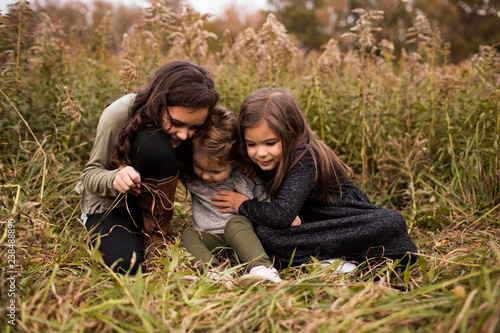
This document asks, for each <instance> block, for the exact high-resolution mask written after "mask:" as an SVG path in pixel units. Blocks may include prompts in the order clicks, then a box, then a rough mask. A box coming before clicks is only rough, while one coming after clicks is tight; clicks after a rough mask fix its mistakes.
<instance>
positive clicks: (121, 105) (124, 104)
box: [75, 94, 135, 216]
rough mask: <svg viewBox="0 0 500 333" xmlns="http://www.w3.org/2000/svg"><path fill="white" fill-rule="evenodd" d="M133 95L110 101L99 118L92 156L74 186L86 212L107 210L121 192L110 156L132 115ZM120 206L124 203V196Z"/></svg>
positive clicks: (95, 212) (87, 213) (92, 212)
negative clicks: (118, 189) (116, 187)
mask: <svg viewBox="0 0 500 333" xmlns="http://www.w3.org/2000/svg"><path fill="white" fill-rule="evenodd" d="M134 98H135V94H129V95H126V96H123V97H121V98H120V99H118V100H116V101H115V102H113V103H112V104H110V105H109V106H108V107H107V108H106V109H105V110H104V111H103V113H102V115H101V118H100V119H99V125H98V126H97V132H96V138H95V142H94V147H93V148H92V152H91V154H90V159H89V161H88V163H87V165H86V166H85V169H84V170H83V172H82V178H81V180H80V182H78V184H77V185H76V187H75V190H76V192H78V193H79V194H81V196H82V202H81V204H80V206H81V210H82V213H83V214H84V216H85V215H93V214H99V213H103V212H105V211H106V210H107V209H108V208H109V207H110V206H111V205H112V204H113V202H114V201H115V199H116V198H117V196H118V194H119V192H118V191H117V190H116V189H115V188H114V187H113V181H114V179H115V177H116V174H117V173H118V171H119V169H117V168H115V167H113V166H111V156H112V155H113V153H114V152H115V150H116V149H115V140H116V137H117V136H118V133H119V132H120V130H121V129H122V127H123V126H124V125H125V123H126V122H127V121H128V119H129V108H130V106H131V104H132V102H133V100H134ZM118 206H124V202H123V200H122V201H121V202H120V203H119V204H118Z"/></svg>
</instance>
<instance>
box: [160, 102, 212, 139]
mask: <svg viewBox="0 0 500 333" xmlns="http://www.w3.org/2000/svg"><path fill="white" fill-rule="evenodd" d="M168 112H169V114H170V117H169V115H168V114H167V112H164V113H163V129H164V131H165V132H167V134H168V135H169V137H170V142H172V146H173V147H174V148H177V147H178V146H179V145H180V144H181V143H182V142H183V141H185V140H187V139H190V138H192V137H193V135H194V134H195V133H196V131H197V130H199V129H200V128H202V127H203V124H204V123H205V119H206V118H207V116H208V107H205V108H201V109H190V108H186V107H183V106H169V107H168Z"/></svg>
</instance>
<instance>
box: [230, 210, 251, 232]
mask: <svg viewBox="0 0 500 333" xmlns="http://www.w3.org/2000/svg"><path fill="white" fill-rule="evenodd" d="M243 229H251V230H252V231H253V224H252V222H250V220H249V219H247V218H246V217H244V216H242V215H237V216H234V217H232V218H230V219H229V221H227V223H226V226H225V227H224V234H225V235H231V234H233V233H234V232H236V231H239V230H243Z"/></svg>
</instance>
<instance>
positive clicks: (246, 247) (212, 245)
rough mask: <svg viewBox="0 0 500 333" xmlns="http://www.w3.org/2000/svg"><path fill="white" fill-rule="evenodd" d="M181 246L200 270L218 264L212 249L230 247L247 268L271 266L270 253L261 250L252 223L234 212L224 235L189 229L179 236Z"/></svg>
mask: <svg viewBox="0 0 500 333" xmlns="http://www.w3.org/2000/svg"><path fill="white" fill-rule="evenodd" d="M181 246H182V247H184V248H185V249H186V250H187V251H188V252H189V253H190V254H191V255H192V256H193V257H194V259H192V260H191V263H192V264H193V265H194V266H195V267H196V268H197V269H198V270H200V271H202V272H204V271H205V270H207V269H210V268H216V267H218V266H220V264H221V263H220V262H219V260H217V258H216V257H215V254H214V252H215V251H216V250H219V249H222V248H223V247H227V246H230V247H231V249H233V250H234V251H235V252H236V254H237V256H238V258H239V260H240V262H241V263H246V264H247V270H250V269H252V268H253V267H256V266H260V265H262V266H266V267H271V266H272V263H271V260H270V259H269V256H268V255H267V254H266V252H265V251H264V248H263V247H262V244H261V243H260V240H259V239H258V238H257V235H256V234H255V231H254V229H253V225H252V222H250V221H249V220H248V219H247V218H246V217H244V216H241V215H237V216H235V217H232V218H231V219H229V221H228V222H227V224H226V227H225V228H224V234H213V233H209V232H205V231H199V230H189V231H187V232H185V233H184V234H183V235H182V236H181Z"/></svg>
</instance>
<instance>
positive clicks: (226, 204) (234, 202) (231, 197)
mask: <svg viewBox="0 0 500 333" xmlns="http://www.w3.org/2000/svg"><path fill="white" fill-rule="evenodd" d="M249 199H250V198H249V197H247V196H246V195H244V194H241V193H238V192H231V191H219V192H217V195H214V196H212V197H211V198H210V200H212V206H216V207H220V208H219V209H218V211H219V212H220V213H234V214H238V209H239V208H240V205H241V203H242V202H243V201H246V200H249Z"/></svg>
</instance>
